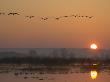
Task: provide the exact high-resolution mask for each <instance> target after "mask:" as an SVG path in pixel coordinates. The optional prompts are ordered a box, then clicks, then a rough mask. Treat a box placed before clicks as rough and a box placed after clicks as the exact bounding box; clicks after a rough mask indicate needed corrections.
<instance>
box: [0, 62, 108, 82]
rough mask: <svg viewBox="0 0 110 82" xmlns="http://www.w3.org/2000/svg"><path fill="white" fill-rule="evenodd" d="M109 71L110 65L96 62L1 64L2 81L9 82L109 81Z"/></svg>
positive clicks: (0, 74) (0, 76)
mask: <svg viewBox="0 0 110 82" xmlns="http://www.w3.org/2000/svg"><path fill="white" fill-rule="evenodd" d="M107 73H109V74H110V66H99V65H95V64H94V65H93V64H92V65H74V66H33V65H32V66H30V65H0V81H2V82H8V79H10V80H11V81H10V82H15V81H16V82H40V81H42V82H109V81H110V79H109V78H107V77H109V74H107ZM103 75H104V76H103ZM97 77H98V78H97ZM6 78H7V79H6ZM96 78H97V79H96ZM105 78H106V79H105ZM16 79H17V80H16Z"/></svg>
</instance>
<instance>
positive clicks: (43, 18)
mask: <svg viewBox="0 0 110 82" xmlns="http://www.w3.org/2000/svg"><path fill="white" fill-rule="evenodd" d="M41 19H42V20H48V19H49V18H47V17H41Z"/></svg>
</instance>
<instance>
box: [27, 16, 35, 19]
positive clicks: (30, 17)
mask: <svg viewBox="0 0 110 82" xmlns="http://www.w3.org/2000/svg"><path fill="white" fill-rule="evenodd" d="M26 17H27V18H29V19H32V18H34V17H35V16H26Z"/></svg>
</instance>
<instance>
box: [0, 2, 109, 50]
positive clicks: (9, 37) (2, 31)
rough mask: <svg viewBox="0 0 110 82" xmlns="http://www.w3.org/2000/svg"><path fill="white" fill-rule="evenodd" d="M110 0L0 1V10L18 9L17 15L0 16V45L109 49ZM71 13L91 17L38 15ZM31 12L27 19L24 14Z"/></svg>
mask: <svg viewBox="0 0 110 82" xmlns="http://www.w3.org/2000/svg"><path fill="white" fill-rule="evenodd" d="M109 3H110V0H45V1H44V0H28V1H27V0H8V1H7V0H0V12H1V11H3V12H6V13H8V12H19V13H20V14H21V15H20V16H2V15H0V48H88V47H89V45H90V43H92V42H95V43H96V44H97V45H98V46H99V48H110V43H109V42H110V38H109V35H110V34H109V33H110V23H109V21H110V5H109ZM71 14H79V15H89V16H94V17H93V18H92V19H74V18H69V19H68V18H67V19H64V20H60V21H55V20H48V21H46V22H44V21H41V20H40V19H37V17H42V16H44V17H45V16H49V17H54V16H55V17H58V16H65V15H71ZM26 15H34V16H36V18H35V19H32V20H30V21H29V20H27V19H25V17H24V16H26Z"/></svg>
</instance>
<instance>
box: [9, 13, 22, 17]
mask: <svg viewBox="0 0 110 82" xmlns="http://www.w3.org/2000/svg"><path fill="white" fill-rule="evenodd" d="M8 15H13V16H14V15H20V14H19V13H9V14H8Z"/></svg>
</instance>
